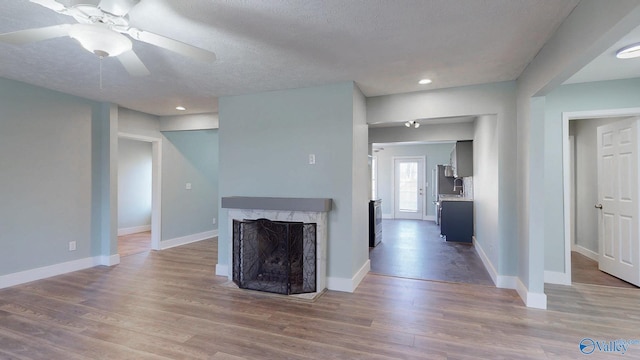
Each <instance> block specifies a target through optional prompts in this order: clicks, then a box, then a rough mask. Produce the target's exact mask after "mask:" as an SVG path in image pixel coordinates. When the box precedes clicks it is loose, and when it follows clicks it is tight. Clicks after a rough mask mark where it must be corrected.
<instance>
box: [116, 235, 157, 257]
mask: <svg viewBox="0 0 640 360" xmlns="http://www.w3.org/2000/svg"><path fill="white" fill-rule="evenodd" d="M149 250H151V231H144V232H139V233H135V234H129V235H122V236H118V254H119V255H120V257H124V256H130V255H135V254H140V253H143V252H146V251H149Z"/></svg>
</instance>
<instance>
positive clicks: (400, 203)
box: [393, 156, 425, 220]
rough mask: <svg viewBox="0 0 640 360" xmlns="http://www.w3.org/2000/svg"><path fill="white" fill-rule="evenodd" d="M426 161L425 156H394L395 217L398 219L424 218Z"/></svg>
mask: <svg viewBox="0 0 640 360" xmlns="http://www.w3.org/2000/svg"><path fill="white" fill-rule="evenodd" d="M424 163H425V157H424V156H422V157H394V158H393V174H394V176H393V184H394V185H393V189H394V190H393V194H394V217H395V218H396V219H413V220H422V219H423V216H424V215H423V214H424V206H425V204H424V192H425V191H424V190H425V182H424Z"/></svg>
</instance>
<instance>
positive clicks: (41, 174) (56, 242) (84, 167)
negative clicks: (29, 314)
mask: <svg viewBox="0 0 640 360" xmlns="http://www.w3.org/2000/svg"><path fill="white" fill-rule="evenodd" d="M94 105H95V103H93V102H90V101H88V100H84V99H81V98H77V97H73V96H69V95H64V94H61V93H57V92H53V91H48V90H45V89H41V88H37V87H34V86H29V85H26V84H22V83H18V82H15V81H11V80H5V79H0V109H2V110H1V112H2V114H1V115H0V117H1V119H0V169H1V170H0V249H1V250H0V275H4V274H9V273H12V272H17V271H21V270H27V269H32V268H36V267H41V266H46V265H51V264H55V263H60V262H66V261H71V260H76V259H81V258H85V257H89V256H91V255H92V254H93V252H94V250H93V249H92V248H91V247H92V246H93V243H92V241H91V236H92V232H91V226H92V212H91V209H92V186H93V184H92V155H91V154H92V122H91V119H92V106H94ZM69 241H76V242H77V250H76V251H74V252H69V251H68V242H69Z"/></svg>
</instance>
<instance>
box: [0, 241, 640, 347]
mask: <svg viewBox="0 0 640 360" xmlns="http://www.w3.org/2000/svg"><path fill="white" fill-rule="evenodd" d="M216 249H217V243H216V240H215V239H211V240H206V241H201V242H197V243H192V244H188V245H184V246H180V247H176V248H172V249H168V250H164V251H151V252H148V253H145V254H144V255H140V256H129V257H125V258H122V262H121V264H119V265H117V266H115V267H95V268H91V269H87V270H82V271H77V272H74V273H70V274H65V275H61V276H56V277H53V278H50V279H46V280H40V281H35V282H32V283H28V284H24V285H20V286H15V287H12V288H7V289H3V290H0V359H107V358H108V359H541V358H548V359H551V358H553V359H576V358H580V357H582V354H581V353H580V352H579V349H578V343H579V341H580V340H581V339H583V338H585V337H592V338H594V339H601V340H615V339H621V338H624V339H637V338H638V337H640V333H638V324H639V323H640V309H639V307H638V305H639V304H640V294H639V293H640V292H638V291H633V290H626V289H616V291H615V292H613V291H611V289H612V288H608V287H600V286H590V285H576V286H574V287H567V286H548V287H547V289H546V291H547V294H548V299H549V309H550V310H547V311H544V310H536V309H529V308H526V307H524V305H523V304H522V301H521V300H520V298H519V296H518V295H517V293H516V292H515V291H514V290H507V289H498V288H495V287H490V286H482V285H474V284H453V283H446V282H435V281H420V280H411V279H402V278H397V277H387V276H380V275H373V274H369V275H367V276H366V277H365V279H364V280H363V282H362V283H361V285H360V286H359V287H358V289H357V290H356V291H355V292H354V293H342V292H334V291H327V292H326V293H325V294H324V295H322V296H321V297H320V298H319V299H317V300H316V301H315V302H308V301H301V300H294V299H291V298H288V297H283V296H276V295H272V294H261V293H256V292H252V291H243V290H238V289H230V288H228V287H227V286H224V283H225V282H226V281H227V280H226V278H224V277H216V276H214V268H215V263H216V259H217V253H216ZM596 355H597V356H594V357H593V358H597V359H601V358H603V357H602V356H603V355H606V354H596ZM616 358H620V357H616ZM623 358H628V359H633V358H636V359H637V358H640V345H631V346H630V347H629V349H628V350H627V352H626V354H625V355H624V357H623Z"/></svg>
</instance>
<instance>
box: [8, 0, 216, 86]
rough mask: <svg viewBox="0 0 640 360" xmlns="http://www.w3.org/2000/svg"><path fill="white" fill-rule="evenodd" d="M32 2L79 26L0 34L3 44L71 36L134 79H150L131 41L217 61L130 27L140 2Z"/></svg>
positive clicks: (200, 51) (208, 54) (207, 53)
mask: <svg viewBox="0 0 640 360" xmlns="http://www.w3.org/2000/svg"><path fill="white" fill-rule="evenodd" d="M29 1H30V2H32V3H35V4H38V5H41V6H44V7H46V8H48V9H51V10H53V11H55V12H57V13H59V14H63V15H68V16H71V17H73V18H74V19H75V20H76V21H77V22H78V23H77V24H61V25H53V26H46V27H40V28H34V29H27V30H21V31H15V32H10V33H5V34H0V42H4V43H9V44H15V45H21V44H27V43H31V42H36V41H42V40H47V39H53V38H58V37H63V36H69V37H70V38H72V39H75V40H77V41H78V42H79V43H80V45H82V47H83V48H85V49H86V50H88V51H90V52H92V53H94V54H96V55H97V56H99V57H100V58H105V57H109V56H112V57H117V58H118V60H119V61H120V63H122V65H123V66H124V67H125V69H126V70H127V72H129V74H131V75H132V76H145V75H149V70H148V69H147V67H146V66H145V65H144V64H143V63H142V61H141V60H140V58H139V57H138V55H136V53H135V52H133V50H132V42H131V40H130V39H134V40H138V41H142V42H145V43H147V44H151V45H155V46H158V47H161V48H164V49H167V50H170V51H173V52H175V53H178V54H181V55H183V56H188V57H191V58H194V59H197V60H201V61H205V62H213V61H214V60H215V59H216V55H215V54H214V53H213V52H210V51H208V50H205V49H201V48H198V47H195V46H192V45H189V44H185V43H183V42H180V41H177V40H173V39H170V38H167V37H164V36H161V35H158V34H154V33H152V32H148V31H144V30H140V29H137V28H135V27H131V26H130V25H129V16H128V13H129V11H130V10H131V9H132V8H133V7H134V6H135V5H136V4H138V3H139V2H140V0H72V1H70V5H69V6H64V5H63V4H61V3H59V2H58V1H55V0H29ZM125 35H128V36H125Z"/></svg>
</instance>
